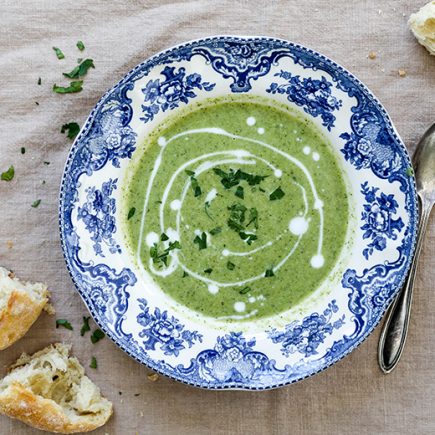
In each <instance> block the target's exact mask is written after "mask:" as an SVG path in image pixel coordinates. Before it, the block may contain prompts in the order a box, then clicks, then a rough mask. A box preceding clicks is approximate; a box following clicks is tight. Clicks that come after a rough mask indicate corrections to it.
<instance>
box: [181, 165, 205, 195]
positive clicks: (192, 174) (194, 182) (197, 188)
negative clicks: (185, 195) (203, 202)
mask: <svg viewBox="0 0 435 435" xmlns="http://www.w3.org/2000/svg"><path fill="white" fill-rule="evenodd" d="M185 172H186V174H187V175H188V176H189V177H190V185H191V186H192V189H193V195H194V196H195V198H196V197H198V196H200V195H201V194H202V190H201V187H200V185H199V183H198V180H197V179H196V178H195V172H193V171H189V170H188V169H186V170H185Z"/></svg>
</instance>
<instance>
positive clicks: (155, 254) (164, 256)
mask: <svg viewBox="0 0 435 435" xmlns="http://www.w3.org/2000/svg"><path fill="white" fill-rule="evenodd" d="M165 237H167V236H166V234H165V233H163V234H162V235H161V236H160V239H161V240H162V241H164V240H168V239H169V237H168V239H165ZM174 249H181V245H180V242H179V241H178V240H176V241H175V242H169V246H168V247H167V248H166V249H164V250H163V251H162V252H161V253H160V252H159V245H158V244H157V243H154V245H153V246H152V247H151V248H150V257H151V258H152V259H153V263H154V264H157V263H159V262H161V263H163V264H164V265H165V266H167V265H168V256H169V252H170V251H173V250H174Z"/></svg>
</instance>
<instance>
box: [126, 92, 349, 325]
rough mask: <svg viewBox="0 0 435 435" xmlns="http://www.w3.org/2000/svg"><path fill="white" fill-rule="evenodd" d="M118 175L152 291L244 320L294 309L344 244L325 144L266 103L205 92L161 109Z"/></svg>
mask: <svg viewBox="0 0 435 435" xmlns="http://www.w3.org/2000/svg"><path fill="white" fill-rule="evenodd" d="M127 174H128V175H127V177H126V180H127V181H126V182H125V183H124V186H123V195H124V203H125V209H124V210H123V211H122V212H121V213H122V214H123V215H124V214H125V221H124V227H125V236H126V237H125V238H126V243H127V245H128V246H129V248H130V250H131V252H132V255H134V256H135V257H136V259H137V262H138V264H139V266H140V267H141V268H143V270H144V272H145V273H148V274H149V275H150V276H151V277H152V280H153V281H154V282H155V283H156V284H157V285H158V286H159V287H160V288H161V290H162V291H163V292H164V293H166V294H168V295H169V296H171V297H172V298H173V299H175V300H176V301H178V302H179V303H180V304H182V305H184V306H186V307H188V308H190V309H192V310H194V311H196V312H199V313H202V314H204V315H206V316H211V317H213V318H218V319H228V320H231V319H233V320H245V319H250V320H252V319H258V318H261V317H266V316H270V315H273V314H277V313H280V312H283V311H286V310H288V309H290V308H291V307H294V306H295V305H296V304H298V303H300V302H301V300H302V299H303V298H305V297H306V296H307V295H309V294H310V293H312V292H314V291H315V290H316V289H318V288H319V286H320V284H321V283H322V281H323V280H325V278H326V277H327V276H328V274H330V273H331V270H332V269H333V267H334V266H335V264H336V262H337V259H338V257H339V254H340V251H341V249H342V247H343V244H344V241H345V237H346V231H347V225H348V212H349V206H348V194H347V189H346V185H345V182H344V180H343V174H342V169H341V167H340V164H339V161H338V156H337V154H336V151H334V150H333V149H332V147H331V145H330V144H329V143H328V141H327V140H326V139H325V138H324V137H323V136H322V135H321V133H320V132H319V131H318V130H317V127H315V126H314V125H313V124H312V123H311V122H310V121H309V120H307V119H304V118H303V117H302V116H301V115H299V114H296V113H293V112H291V111H290V110H289V109H286V108H285V106H282V107H281V106H278V105H276V104H275V103H273V102H271V101H270V102H268V100H263V99H260V98H258V99H252V98H249V99H248V98H245V99H243V98H241V97H238V98H237V99H231V100H230V99H215V100H207V101H205V102H202V103H198V104H197V105H196V106H194V108H193V109H191V110H189V111H186V112H184V113H182V114H181V115H179V116H177V117H176V116H174V115H172V117H171V115H168V118H167V120H166V122H165V123H164V124H162V125H161V126H160V127H159V128H157V129H156V130H155V131H154V132H153V133H152V134H151V135H149V136H148V137H147V138H146V140H145V143H144V145H143V148H142V149H139V150H138V151H137V152H136V154H135V156H134V158H133V160H132V162H131V163H130V166H129V168H127ZM124 212H125V213H124Z"/></svg>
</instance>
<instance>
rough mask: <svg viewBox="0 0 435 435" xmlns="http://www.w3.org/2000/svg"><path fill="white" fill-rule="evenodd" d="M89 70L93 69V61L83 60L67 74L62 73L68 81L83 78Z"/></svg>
mask: <svg viewBox="0 0 435 435" xmlns="http://www.w3.org/2000/svg"><path fill="white" fill-rule="evenodd" d="M89 68H95V65H94V61H93V59H85V60H84V61H83V62H82V63H80V65H77V66H76V67H75V68H73V69H72V70H71V71H70V72H69V73H63V75H64V76H65V77H68V78H69V79H78V78H79V77H83V76H84V75H86V73H87V72H88V69H89Z"/></svg>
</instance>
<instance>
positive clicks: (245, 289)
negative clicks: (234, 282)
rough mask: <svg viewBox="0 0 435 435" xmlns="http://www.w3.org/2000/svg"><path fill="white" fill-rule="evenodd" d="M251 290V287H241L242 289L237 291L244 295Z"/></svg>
mask: <svg viewBox="0 0 435 435" xmlns="http://www.w3.org/2000/svg"><path fill="white" fill-rule="evenodd" d="M250 291H251V287H249V286H248V287H243V288H242V290H240V291H239V293H240V294H241V295H245V294H246V293H248V292H250Z"/></svg>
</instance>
